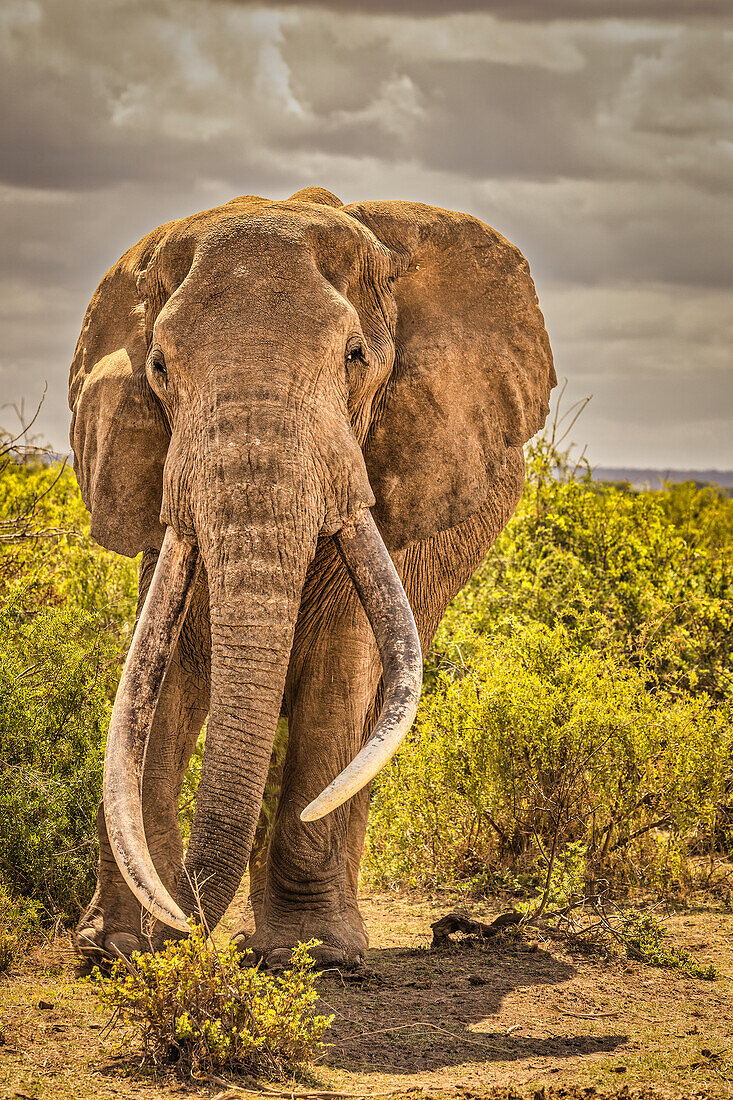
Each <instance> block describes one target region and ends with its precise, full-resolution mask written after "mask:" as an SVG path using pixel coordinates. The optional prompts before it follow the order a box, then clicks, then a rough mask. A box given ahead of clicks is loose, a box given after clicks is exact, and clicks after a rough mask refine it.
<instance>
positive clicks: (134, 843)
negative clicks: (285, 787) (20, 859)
mask: <svg viewBox="0 0 733 1100" xmlns="http://www.w3.org/2000/svg"><path fill="white" fill-rule="evenodd" d="M198 569H199V555H198V549H197V547H196V545H195V543H192V542H187V541H186V540H185V539H182V538H179V536H178V535H177V534H176V533H175V531H174V530H173V528H172V527H168V528H167V529H166V533H165V538H164V540H163V546H162V549H161V551H160V556H159V558H158V564H157V565H156V567H155V574H154V576H153V580H152V583H151V585H150V590H149V592H148V595H147V598H146V600H145V604H144V606H143V609H142V613H141V615H140V619H139V620H138V623H137V626H136V628H135V633H134V635H133V639H132V644H131V645H130V649H129V652H128V654H127V660H126V661H125V667H124V669H123V670H122V677H121V679H120V685H119V687H118V689H117V695H116V697H115V704H114V709H113V711H112V719H111V721H110V725H109V733H108V734H107V748H106V751H105V754H104V819H105V823H106V826H107V835H108V836H109V842H110V845H111V846H112V851H113V853H114V857H115V859H116V861H117V866H118V867H119V869H120V872H121V873H122V877H123V878H124V880H125V882H126V883H127V885H128V886H129V887H130V889H131V890H132V892H133V894H134V895H135V897H136V898H137V899H138V901H139V902H141V904H142V905H144V906H145V908H146V909H148V910H149V911H150V912H151V913H152V914H153V916H155V917H157V918H158V920H161V921H163V922H164V924H167V925H170V927H171V928H176V929H178V931H179V932H186V931H188V925H187V924H186V914H185V913H184V912H183V910H182V909H181V908H180V906H178V905H177V904H176V902H175V901H174V900H173V898H172V897H171V895H170V894H169V893H168V891H167V890H166V888H165V886H164V885H163V883H162V882H161V880H160V876H159V875H158V872H157V871H156V869H155V866H154V864H153V860H152V858H151V855H150V851H149V849H148V843H147V840H146V839H145V827H144V824H143V813H142V798H141V778H142V773H143V767H144V763H145V752H146V749H147V744H148V738H149V736H150V729H151V726H152V723H153V716H154V714H155V706H156V703H157V701H158V697H159V695H160V691H161V688H162V686H163V680H164V679H165V674H166V672H167V670H168V666H169V664H170V662H171V658H172V657H173V652H174V650H175V648H176V643H177V642H178V637H179V635H180V633H181V628H182V627H183V622H184V619H185V618H186V612H187V611H188V607H189V604H190V602H191V596H192V595H193V590H194V587H195V580H196V576H197V573H198Z"/></svg>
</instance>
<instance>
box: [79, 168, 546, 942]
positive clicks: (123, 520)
mask: <svg viewBox="0 0 733 1100" xmlns="http://www.w3.org/2000/svg"><path fill="white" fill-rule="evenodd" d="M554 383H555V375H554V371H553V367H552V358H551V353H550V348H549V343H548V340H547V335H546V333H545V328H544V323H543V318H542V314H541V313H540V310H539V307H538V304H537V298H536V295H535V290H534V286H533V283H532V280H531V278H530V274H529V269H528V266H527V263H526V261H525V260H524V258H523V257H522V256H521V254H520V253H519V252H518V251H517V249H516V248H514V247H513V246H512V245H511V244H509V243H508V242H507V241H506V240H504V238H502V237H501V236H499V234H498V233H496V232H494V231H493V230H492V229H489V228H488V227H487V226H485V225H483V224H482V223H481V222H479V221H477V220H476V219H475V218H472V217H470V216H468V215H465V214H457V213H453V212H450V211H446V210H441V209H437V208H434V207H428V206H422V205H419V204H415V203H403V202H366V203H358V204H355V205H351V206H342V205H341V203H339V202H338V200H337V199H336V198H335V197H334V196H332V195H329V194H328V193H327V192H324V191H320V190H318V189H311V190H308V191H305V192H299V193H298V194H297V195H295V196H293V198H292V199H290V200H288V201H287V202H269V201H267V200H264V199H260V198H256V197H252V196H249V197H244V198H240V199H235V200H233V201H232V202H231V203H228V204H227V205H226V206H223V207H219V208H217V209H215V210H210V211H206V212H204V213H202V214H198V215H195V216H194V217H191V218H187V219H184V220H182V221H178V222H172V223H170V224H168V225H165V226H162V227H160V228H159V229H157V230H155V231H154V232H153V233H151V234H150V235H149V236H148V237H146V238H144V239H143V240H142V241H141V242H140V243H139V244H138V245H136V246H135V247H134V248H133V249H131V250H130V251H129V252H128V253H126V255H125V256H124V257H123V258H122V259H121V260H120V261H119V263H118V264H116V265H115V266H114V267H113V268H112V269H111V270H110V271H109V272H108V274H107V275H106V276H105V278H104V280H103V281H102V283H101V285H100V287H99V289H98V290H97V292H96V294H95V296H94V298H93V299H92V302H91V304H90V307H89V310H88V312H87V316H86V319H85V323H84V328H83V331H82V334H81V337H80V339H79V344H78V346H77V351H76V355H75V359H74V363H73V366H72V371H71V382H70V404H71V408H72V410H73V422H72V429H71V438H72V445H73V448H74V453H75V457H76V462H75V468H76V471H77V476H78V479H79V483H80V486H81V490H82V494H83V497H84V500H85V502H86V504H87V506H88V507H89V509H90V512H91V516H92V534H93V535H94V537H95V538H96V539H97V540H98V541H99V542H101V543H102V544H103V545H104V546H106V547H108V548H110V549H112V550H115V551H118V552H119V553H122V554H127V555H135V554H137V553H138V552H139V551H140V550H143V549H145V548H150V547H154V548H162V550H161V554H160V557H159V562H158V567H157V570H156V575H155V578H154V580H153V584H152V586H151V589H150V592H149V595H148V599H147V602H146V605H145V609H144V611H143V614H142V617H141V620H140V623H139V624H138V628H137V630H136V634H135V640H134V641H133V646H132V648H131V653H130V656H129V657H128V663H127V666H126V673H125V676H124V677H123V681H122V684H121V688H120V692H119V693H118V698H117V701H116V704H115V712H114V715H113V720H112V725H111V729H110V737H109V743H108V751H107V758H106V762H105V815H106V818H107V827H108V832H109V834H110V840H111V841H112V844H113V848H114V850H115V855H116V857H117V859H118V862H119V864H120V868H121V870H122V871H123V874H125V876H126V878H127V880H128V882H129V884H130V885H131V887H132V888H133V890H134V891H135V893H136V894H137V895H138V897H139V898H140V899H141V900H142V901H143V902H144V904H145V905H146V906H147V907H148V908H150V909H152V911H153V912H155V913H156V914H157V915H158V916H160V917H161V918H162V919H163V920H164V921H165V922H166V923H168V924H170V925H172V926H174V927H181V926H182V921H183V919H184V917H183V913H182V911H181V909H180V908H179V907H178V906H177V905H176V903H175V902H174V901H173V899H172V898H171V897H170V896H169V895H168V893H167V891H166V890H165V888H164V887H163V885H162V883H161V882H160V880H159V879H158V876H157V874H156V872H155V869H154V867H153V865H152V861H151V860H150V856H149V853H148V851H147V846H146V843H145V835H144V827H143V822H142V818H141V811H140V808H139V786H138V785H139V778H140V773H141V769H142V766H143V758H144V752H145V735H146V732H147V730H148V728H149V724H150V721H151V718H152V712H153V709H154V706H155V700H156V697H157V693H158V692H159V690H160V686H161V683H162V679H163V677H164V675H165V670H166V664H167V661H168V659H169V657H170V653H171V651H172V647H173V646H174V645H175V641H176V637H177V632H178V631H179V630H180V624H181V622H182V619H183V616H184V615H185V611H186V606H187V599H188V597H189V595H190V591H191V588H192V581H193V578H194V576H195V573H196V570H197V568H198V566H199V563H200V562H202V563H203V565H204V567H205V569H206V574H207V578H208V585H209V597H210V608H211V634H212V657H211V660H212V691H211V712H210V719H209V727H208V735H207V745H206V755H205V761H204V769H203V776H202V781H201V787H200V792H199V799H198V805H197V810H196V817H195V822H194V826H193V831H192V836H191V842H190V846H189V851H188V856H187V868H188V871H189V875H190V876H192V875H193V874H195V875H196V876H197V877H198V878H199V879H200V880H202V881H203V882H204V885H203V887H202V898H203V901H204V908H205V910H206V912H207V916H208V917H209V919H210V920H213V921H215V920H217V919H218V917H219V916H220V915H221V913H222V912H223V910H224V908H225V907H226V905H227V904H228V902H229V901H230V900H231V897H232V895H233V893H234V891H235V889H236V887H237V885H238V882H239V880H240V878H241V875H242V872H243V869H244V867H245V866H246V859H247V855H248V851H249V848H250V846H251V842H252V836H253V833H254V829H255V825H256V822H257V817H258V813H259V808H260V802H261V798H262V792H263V787H264V783H265V778H266V774H267V768H268V762H269V758H270V752H271V746H272V739H273V735H274V731H275V726H276V723H277V718H278V714H279V712H280V707H281V699H282V693H283V686H284V682H285V677H286V672H287V668H288V661H289V657H290V650H291V646H292V641H293V634H294V629H295V623H296V619H297V616H298V612H299V607H300V599H301V593H302V590H303V585H304V580H305V574H306V570H307V568H308V566H309V564H310V563H311V561H312V560H313V557H314V554H315V551H316V544H317V541H318V539H319V538H326V537H329V536H334V537H335V539H336V541H337V542H338V543H339V545H340V549H341V553H342V556H343V558H344V560H345V562H346V564H347V567H348V569H349V571H350V573H351V576H352V578H353V580H354V582H355V584H356V586H357V589H358V591H359V594H360V596H361V598H362V602H363V604H364V607H365V610H366V611H367V614H368V616H369V618H370V621H371V623H372V626H373V627H374V631H375V636H376V637H377V640H378V642H379V645H380V651H381V653H382V659H383V665H384V672H385V696H384V698H385V701H384V704H383V709H382V713H381V718H380V721H379V723H378V725H377V728H376V729H375V732H374V735H373V737H372V740H371V742H370V743H369V744H368V745H367V746H366V748H365V749H364V750H362V752H361V753H360V754H359V756H358V757H357V760H356V761H355V762H354V763H353V764H352V765H351V766H350V767H349V768H348V769H347V770H346V772H345V773H343V774H342V776H340V777H338V779H337V780H336V781H335V783H334V784H331V787H330V788H329V789H328V791H327V792H326V793H325V795H324V796H322V798H320V799H317V800H316V803H315V804H313V806H312V807H309V808H308V809H307V810H306V811H305V812H304V818H305V819H308V818H309V817H310V818H312V817H315V816H318V815H320V814H322V813H325V812H328V811H329V810H330V809H333V808H334V807H335V806H337V805H339V804H340V803H342V802H343V801H344V800H345V799H346V798H348V797H350V796H351V795H352V794H354V793H355V791H356V790H358V789H359V788H360V787H361V786H363V785H364V784H365V783H366V782H368V780H369V779H370V778H371V777H372V776H373V775H374V774H375V772H376V771H377V770H378V769H379V768H380V767H381V766H383V765H384V763H385V762H386V760H387V759H389V756H390V755H391V753H392V752H393V751H394V749H395V748H396V745H397V744H398V743H399V741H400V740H401V738H402V737H403V736H404V734H405V733H406V731H407V728H408V726H409V723H410V721H411V719H412V716H413V714H414V709H415V706H416V703H417V696H418V695H419V645H418V644H417V642H416V637H415V632H414V624H413V622H412V619H411V616H410V612H409V607H407V605H406V600H405V597H404V593H403V592H402V589H401V587H400V584H399V581H398V580H397V576H396V574H395V572H394V568H393V566H392V563H391V560H390V557H389V554H388V553H387V551H393V552H394V551H398V550H401V549H403V548H404V547H406V546H407V545H409V544H410V543H413V542H416V541H419V540H423V539H427V538H430V537H431V536H433V535H436V534H437V533H439V532H440V531H442V530H445V529H447V528H449V527H454V526H455V525H457V524H459V523H460V522H461V521H462V520H464V519H465V518H466V517H468V516H470V515H471V514H472V513H474V512H476V511H478V510H479V509H480V508H481V506H482V504H483V503H484V501H485V499H486V496H487V493H488V492H489V488H490V486H491V483H492V479H493V478H494V477H495V476H496V474H497V473H498V472H499V471H500V470H501V468H502V466H503V465H504V463H505V462H506V460H507V456H508V454H509V452H510V450H511V449H514V448H520V447H521V446H522V445H523V444H524V443H525V442H526V441H527V440H528V439H529V438H530V437H531V436H532V435H534V433H535V432H536V431H538V430H539V428H541V426H542V425H543V423H544V420H545V417H546V414H547V411H548V397H549V393H550V390H551V388H552V386H553V385H554ZM370 509H373V515H374V520H376V526H375V524H374V522H373V521H372V518H371V517H372V513H371V512H370ZM212 852H216V854H217V861H216V866H217V872H218V873H217V876H216V879H215V880H214V879H210V880H209V881H206V873H207V872H206V869H207V857H208V856H209V855H210V854H211V853H212ZM181 896H182V898H183V899H184V908H190V900H191V899H190V897H188V898H187V894H186V888H185V886H184V888H183V889H182V894H181ZM186 901H188V904H186Z"/></svg>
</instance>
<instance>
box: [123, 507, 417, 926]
mask: <svg viewBox="0 0 733 1100" xmlns="http://www.w3.org/2000/svg"><path fill="white" fill-rule="evenodd" d="M334 539H335V540H336V544H337V546H338V549H339V553H340V555H341V557H342V559H343V561H344V564H345V565H346V568H347V570H348V572H349V575H350V577H351V579H352V581H353V583H354V586H355V588H356V590H357V592H358V594H359V598H360V599H361V602H362V605H363V607H364V610H365V612H366V615H367V618H368V619H369V622H370V624H371V627H372V630H373V632H374V636H375V639H376V641H377V645H378V647H379V653H380V656H381V659H382V668H383V687H384V702H383V706H382V710H381V713H380V717H379V721H378V722H377V724H376V726H375V728H374V732H373V733H372V736H371V737H370V739H369V741H368V742H367V744H366V745H365V746H364V747H363V748H362V749H361V751H360V752H359V753H358V754H357V756H356V757H355V758H354V760H353V761H352V762H351V763H350V764H349V765H348V767H346V768H345V769H344V770H343V771H342V772H341V773H340V774H339V775H338V776H337V777H336V778H335V779H334V780H333V782H332V783H330V784H329V785H328V786H327V787H326V789H325V790H324V791H323V792H322V793H321V794H320V795H319V796H318V797H317V798H316V799H314V800H313V801H312V802H311V803H310V804H309V805H308V806H306V808H305V809H304V810H303V812H302V813H301V818H302V820H303V821H316V820H317V819H318V818H321V817H324V816H325V815H326V814H328V813H330V812H331V811H332V810H335V809H336V808H337V807H338V806H341V805H342V804H343V803H344V802H346V801H347V800H348V799H349V798H351V797H352V796H353V795H355V794H356V793H357V792H358V791H360V790H361V789H362V787H364V786H366V784H367V783H368V782H369V781H370V780H371V779H373V778H374V776H375V775H377V773H378V772H379V771H380V770H381V769H382V768H383V767H384V766H385V765H386V764H387V762H388V761H389V760H390V759H391V758H392V756H393V755H394V753H395V752H396V751H397V749H398V748H399V746H400V744H401V743H402V741H403V740H404V738H405V736H406V734H407V732H408V730H409V728H410V726H411V725H412V722H413V719H414V717H415V713H416V711H417V705H418V702H419V699H420V689H421V686H422V655H421V651H420V642H419V639H418V634H417V629H416V626H415V620H414V618H413V615H412V611H411V609H410V605H409V603H408V600H407V596H406V595H405V592H404V589H403V587H402V584H401V582H400V579H399V577H398V575H397V572H396V570H395V567H394V564H393V563H392V559H391V558H390V556H389V553H388V551H387V548H386V546H385V545H384V542H383V541H382V539H381V536H380V535H379V532H378V531H377V528H376V526H375V523H374V520H373V518H372V515H371V512H369V510H368V509H367V510H365V511H363V512H362V513H361V514H360V515H359V516H358V517H357V518H356V519H354V520H351V521H349V522H348V523H347V524H345V525H344V526H343V527H342V528H341V529H340V530H339V531H338V532H337V533H336V534H335V535H334ZM199 567H200V566H199V551H198V546H197V544H196V542H194V541H191V540H189V539H186V538H182V537H180V536H179V535H177V534H176V533H175V531H174V530H173V528H172V527H168V528H167V530H166V535H165V539H164V542H163V547H162V550H161V552H160V557H159V559H158V564H157V567H156V570H155V575H154V578H153V581H152V584H151V586H150V590H149V592H148V596H147V599H146V601H145V605H144V607H143V610H142V614H141V616H140V619H139V621H138V624H137V627H136V630H135V634H134V637H133V640H132V644H131V646H130V650H129V653H128V655H127V660H126V662H125V667H124V670H123V673H122V678H121V680H120V685H119V688H118V691H117V696H116V698H115V704H114V710H113V713H112V719H111V722H110V727H109V734H108V737H107V748H106V753H105V759H104V813H105V820H106V825H107V832H108V835H109V840H110V844H111V846H112V851H113V852H114V856H115V859H116V860H117V864H118V866H119V868H120V871H121V873H122V875H123V877H124V878H125V880H126V882H127V883H128V885H129V887H130V889H131V890H132V892H133V893H134V894H135V896H136V897H137V898H138V900H139V901H140V902H141V904H142V905H143V906H145V908H146V909H147V910H149V911H150V912H151V913H152V914H153V915H154V916H155V917H156V918H158V919H159V920H161V921H163V922H164V923H165V924H167V925H169V926H170V927H172V928H176V929H178V930H179V931H182V932H185V931H186V930H187V925H186V915H185V913H184V912H183V910H182V909H181V908H180V906H179V905H178V904H177V903H176V902H175V901H174V899H173V898H172V897H171V895H170V893H169V892H168V890H167V889H166V888H165V886H164V885H163V883H162V882H161V880H160V877H159V875H158V872H157V871H156V869H155V866H154V865H153V861H152V858H151V855H150V852H149V850H148V845H147V841H146V839H145V828H144V823H143V815H142V800H141V781H142V773H143V768H144V763H145V751H146V747H147V742H148V738H149V736H150V730H151V727H152V723H153V716H154V714H155V707H156V704H157V701H158V697H159V695H160V692H161V688H162V686H163V681H164V679H165V674H166V671H167V669H168V666H169V664H170V662H171V659H172V657H173V653H174V651H175V648H176V644H177V642H178V637H179V635H180V632H181V629H182V626H183V622H184V620H185V617H186V612H187V610H188V606H189V603H190V600H191V596H192V594H193V590H194V585H195V580H196V576H197V574H198V571H199Z"/></svg>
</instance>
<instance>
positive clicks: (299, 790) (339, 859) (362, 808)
mask: <svg viewBox="0 0 733 1100" xmlns="http://www.w3.org/2000/svg"><path fill="white" fill-rule="evenodd" d="M324 558H325V560H324ZM315 565H316V567H317V569H316V570H314V572H315V573H316V577H315V578H314V579H313V580H312V581H311V583H310V584H307V585H306V590H305V593H304V599H303V608H302V611H301V620H300V622H299V626H298V630H297V631H296V638H295V644H294V647H293V660H292V662H291V669H290V673H289V678H288V685H287V690H286V700H285V701H286V707H287V711H288V720H289V741H288V750H287V756H286V759H285V767H284V770H283V779H282V791H281V795H280V800H279V803H278V808H277V813H276V816H275V822H274V825H273V829H272V834H271V837H270V843H269V849H268V856H267V871H266V876H265V884H264V895H263V896H262V898H261V901H259V899H258V902H259V903H258V905H256V906H255V919H256V930H255V934H254V936H252V937H251V938H250V939H249V940H247V941H246V944H247V947H249V948H251V949H252V950H254V951H256V952H257V954H258V955H260V956H261V957H263V958H264V960H265V961H266V963H267V964H269V965H278V964H280V963H283V962H285V961H286V960H287V958H289V955H290V951H291V949H292V948H293V946H294V945H295V944H297V943H298V942H299V941H305V940H309V939H318V940H320V941H322V946H321V947H319V948H317V949H316V951H315V955H316V957H317V958H318V960H319V962H321V963H327V964H329V963H330V964H334V965H354V964H357V963H359V962H360V961H361V960H362V959H363V958H364V954H365V951H366V948H367V942H368V941H367V935H366V932H365V929H364V924H363V921H362V919H361V916H360V914H359V910H358V906H357V902H356V891H355V875H354V870H353V867H351V866H350V863H353V859H352V860H350V859H349V848H350V847H353V843H352V841H351V840H350V839H349V835H350V832H351V825H350V818H351V817H352V814H357V816H359V815H360V816H361V817H363V818H364V821H365V820H366V807H367V806H368V796H367V795H365V794H362V795H359V796H357V797H356V798H354V799H352V800H351V801H350V802H349V803H347V804H346V805H344V806H342V807H340V808H339V809H338V810H336V811H334V812H333V813H331V814H329V815H328V816H327V817H325V818H323V819H321V820H320V821H316V822H311V823H308V824H304V823H303V822H302V821H301V820H300V813H301V810H303V809H304V808H305V806H306V805H307V804H308V803H309V802H310V801H312V799H314V798H315V797H316V796H317V795H319V794H320V793H321V791H322V790H323V789H324V787H326V786H327V785H328V784H329V783H330V782H331V780H332V779H334V778H335V776H336V775H337V774H338V773H339V772H340V771H341V770H342V769H343V768H345V767H346V765H347V764H349V763H350V761H351V760H352V759H353V758H354V756H355V755H356V753H357V752H358V751H359V749H360V748H361V745H362V740H363V737H364V730H365V724H366V721H367V716H368V714H369V710H370V706H371V704H372V701H373V699H374V695H375V692H376V689H377V685H378V683H379V679H380V676H381V663H380V660H379V654H378V651H377V647H376V643H375V641H374V635H373V633H372V630H371V627H370V626H369V624H368V622H367V619H366V616H365V615H364V612H363V610H362V608H361V604H360V603H359V600H358V597H357V596H356V593H355V591H354V589H353V587H352V585H351V582H350V580H349V579H348V577H347V575H346V572H345V570H344V569H343V567H342V566H341V563H340V562H339V561H338V559H337V558H336V557H335V554H332V555H329V554H328V551H325V552H324V555H323V556H320V555H319V558H318V559H317V561H316V563H315ZM352 824H353V822H352ZM360 831H361V839H362V840H363V828H360Z"/></svg>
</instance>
